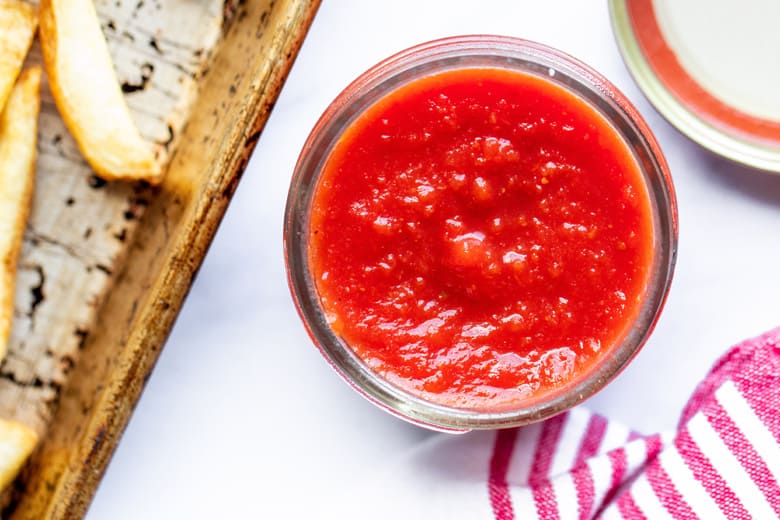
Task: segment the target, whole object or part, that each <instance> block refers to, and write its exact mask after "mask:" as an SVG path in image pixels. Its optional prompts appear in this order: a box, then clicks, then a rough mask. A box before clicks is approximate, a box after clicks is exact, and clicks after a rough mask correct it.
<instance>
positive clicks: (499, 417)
mask: <svg viewBox="0 0 780 520" xmlns="http://www.w3.org/2000/svg"><path fill="white" fill-rule="evenodd" d="M468 67H472V68H473V67H478V68H503V69H512V70H516V71H520V72H524V73H527V74H532V75H535V76H537V77H539V78H544V79H545V80H546V81H549V82H552V83H555V84H557V85H559V86H561V87H563V88H564V89H566V90H568V91H569V92H571V93H573V94H575V95H576V96H577V97H578V98H579V99H580V100H582V101H585V102H586V103H587V104H588V105H589V106H590V107H592V108H594V109H595V110H597V111H598V112H599V113H600V114H601V115H602V116H603V117H604V118H606V120H607V121H608V122H609V123H610V125H611V127H612V128H613V130H614V131H615V132H616V133H617V134H618V135H619V136H620V137H621V138H622V140H623V141H624V143H625V144H626V145H627V146H628V148H629V149H630V150H631V152H632V153H633V155H634V159H635V160H636V163H637V164H638V166H639V169H640V170H641V174H642V177H643V180H644V182H645V185H646V187H647V192H648V193H649V197H650V206H651V213H652V220H653V222H652V225H653V253H652V254H653V258H652V261H651V265H650V273H649V283H648V286H647V288H646V290H645V293H644V297H643V299H642V301H641V303H640V304H639V312H638V315H637V317H636V320H635V322H634V323H633V326H632V327H631V328H630V330H629V331H628V333H626V334H625V335H624V336H623V338H622V340H621V342H620V343H619V344H618V345H616V346H614V347H613V348H612V349H611V350H610V351H609V355H603V356H601V358H600V359H599V360H598V361H597V362H596V363H595V364H594V365H593V366H592V367H591V369H590V370H589V371H587V372H586V373H584V374H580V375H578V376H577V377H575V380H574V381H573V382H572V383H571V384H569V385H567V388H566V389H565V391H562V392H557V393H552V394H550V395H548V396H545V397H543V398H540V399H534V400H529V402H527V403H526V402H522V401H520V402H518V403H517V406H513V407H510V408H506V407H501V408H499V409H483V408H461V407H455V406H448V405H443V404H440V403H438V402H433V401H431V400H427V399H425V398H423V397H421V396H420V395H416V394H414V393H411V392H409V391H407V390H404V389H402V388H400V387H399V386H397V385H395V384H392V383H391V382H389V381H388V380H387V379H385V378H384V377H382V376H381V375H380V374H379V373H378V372H376V371H374V370H372V369H371V368H370V367H369V366H368V365H367V364H366V363H365V362H364V361H363V360H361V359H360V357H358V355H356V354H355V352H354V351H353V349H352V348H350V346H349V345H347V344H346V342H345V341H344V339H343V338H341V337H340V336H339V335H338V334H336V333H335V332H334V330H333V329H332V328H331V326H330V325H329V322H328V319H327V317H326V315H325V312H324V310H323V307H322V304H321V301H320V298H319V296H318V291H317V287H316V283H315V282H314V280H313V279H312V274H311V266H310V260H311V259H310V248H309V238H308V237H309V226H310V211H311V207H312V200H313V196H314V193H315V191H316V189H317V184H318V178H319V175H320V173H321V171H322V168H323V166H324V165H325V163H326V161H327V159H328V156H329V154H330V152H331V150H332V149H333V147H334V145H335V144H336V143H337V142H338V140H339V138H340V136H341V135H342V133H343V132H344V131H345V129H346V128H348V127H349V126H350V124H351V123H352V122H354V121H355V120H356V118H358V117H359V116H360V115H361V114H362V113H363V112H364V111H365V110H367V109H368V108H369V107H371V106H372V105H373V104H374V103H376V102H377V101H378V100H380V99H381V98H383V97H384V96H385V95H387V94H388V93H389V92H392V91H393V90H394V89H397V88H399V87H400V86H402V85H405V84H407V83H409V82H411V81H414V80H416V79H419V78H422V77H425V76H427V75H430V74H435V73H439V72H442V71H448V70H452V69H461V68H468ZM284 245H285V254H286V265H287V274H288V281H289V285H290V289H291V292H292V296H293V299H294V302H295V305H296V307H297V310H298V312H299V314H300V316H301V318H302V320H303V322H304V324H305V326H306V329H307V331H308V332H309V335H310V336H311V338H312V340H313V342H314V343H315V345H316V346H317V347H318V348H319V349H320V351H321V353H322V354H323V356H324V357H325V358H326V359H327V361H328V362H329V363H330V364H331V366H332V367H333V368H334V369H335V370H336V372H338V373H339V374H340V375H341V377H342V378H344V379H345V380H346V381H347V382H348V383H349V384H350V385H351V386H352V387H353V388H354V389H355V390H357V391H358V392H359V393H360V394H362V395H363V396H364V397H366V398H367V399H369V400H370V401H371V402H373V403H375V404H376V405H378V406H380V407H381V408H383V409H385V410H387V411H388V412H390V413H392V414H395V415H396V416H399V417H401V418H403V419H405V420H408V421H410V422H412V423H415V424H418V425H421V426H424V427H427V428H431V429H435V430H440V431H468V430H472V429H493V428H506V427H514V426H521V425H524V424H528V423H531V422H535V421H539V420H543V419H545V418H548V417H550V416H552V415H555V414H557V413H560V412H562V411H564V410H567V409H568V408H570V407H572V406H574V405H576V404H578V403H580V402H581V401H583V400H584V399H586V398H588V397H589V396H591V395H593V394H594V393H595V392H596V391H598V390H599V389H601V388H602V387H603V386H604V385H605V384H607V383H608V382H609V381H610V380H612V379H613V378H614V377H615V376H616V375H617V374H618V373H619V372H620V371H621V370H622V369H623V368H624V367H625V366H626V365H627V364H628V363H629V362H630V361H631V359H632V358H633V357H634V356H635V355H636V354H637V352H638V351H639V349H640V348H641V347H642V345H643V344H644V343H645V341H646V340H647V338H648V336H649V334H650V333H651V331H652V329H653V327H654V326H655V323H656V321H657V319H658V317H659V314H660V312H661V309H662V307H663V304H664V301H665V299H666V295H667V292H668V289H669V285H670V282H671V278H672V273H673V270H674V263H675V256H676V249H677V210H676V202H675V196H674V188H673V186H672V182H671V178H670V175H669V170H668V167H667V164H666V162H665V159H664V157H663V155H662V153H661V150H660V148H659V145H658V143H657V142H656V140H655V138H654V137H653V135H652V133H651V132H650V129H649V128H648V126H647V124H646V123H645V122H644V120H643V119H642V117H641V116H640V115H639V114H638V112H637V111H636V109H635V108H634V107H633V106H632V105H631V104H630V103H629V102H628V100H627V99H626V98H625V97H624V96H623V94H621V93H620V92H619V91H618V90H617V89H616V88H615V87H614V86H613V85H612V84H611V83H610V82H609V81H607V80H606V79H605V78H604V77H602V76H601V75H600V74H598V73H597V72H596V71H594V70H593V69H591V68H590V67H588V66H587V65H584V64H582V63H581V62H579V61H577V60H575V59H574V58H572V57H570V56H568V55H566V54H564V53H562V52H560V51H557V50H555V49H552V48H550V47H547V46H544V45H541V44H538V43H533V42H529V41H525V40H520V39H515V38H509V37H499V36H463V37H453V38H446V39H442V40H437V41H433V42H430V43H425V44H422V45H419V46H416V47H413V48H411V49H408V50H405V51H403V52H400V53H398V54H396V55H394V56H392V57H390V58H388V59H386V60H385V61H382V62H381V63H379V64H377V65H375V66H374V67H372V68H371V69H369V70H368V71H366V72H365V73H364V74H362V75H361V76H360V77H359V78H358V79H356V80H355V81H354V82H353V83H352V84H350V85H349V86H348V87H347V88H346V89H344V91H343V92H342V93H341V94H340V95H339V96H338V97H337V98H336V99H335V100H334V101H333V102H332V103H331V104H330V106H329V107H328V108H327V110H326V111H325V113H324V114H323V115H322V117H321V118H320V119H319V121H318V122H317V124H316V125H315V127H314V129H313V130H312V132H311V134H310V136H309V138H308V140H307V141H306V143H305V145H304V147H303V150H302V151H301V154H300V157H299V160H298V163H297V165H296V168H295V172H294V175H293V178H292V182H291V186H290V191H289V195H288V200H287V208H286V214H285V227H284Z"/></svg>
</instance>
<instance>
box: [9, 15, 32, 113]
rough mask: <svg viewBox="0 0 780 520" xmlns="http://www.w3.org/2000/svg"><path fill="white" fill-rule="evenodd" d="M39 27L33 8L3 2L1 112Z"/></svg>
mask: <svg viewBox="0 0 780 520" xmlns="http://www.w3.org/2000/svg"><path fill="white" fill-rule="evenodd" d="M37 25H38V16H37V15H36V14H35V8H34V7H33V6H31V5H30V4H26V3H24V2H21V1H19V0H0V112H1V111H2V110H3V107H5V103H6V101H8V96H9V95H10V94H11V89H13V88H14V83H15V82H16V78H17V76H19V71H20V70H22V63H24V57H25V56H27V51H28V50H30V44H31V43H32V41H33V36H34V35H35V28H36V27H37Z"/></svg>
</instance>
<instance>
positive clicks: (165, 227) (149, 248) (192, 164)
mask: <svg viewBox="0 0 780 520" xmlns="http://www.w3.org/2000/svg"><path fill="white" fill-rule="evenodd" d="M318 6H319V0H286V1H284V0H277V1H270V2H268V1H262V0H249V1H247V2H246V3H245V4H244V5H242V6H241V7H240V11H239V14H238V16H237V17H236V20H235V21H234V24H233V26H232V27H231V29H230V30H229V32H228V34H227V35H226V37H225V40H224V41H223V42H222V44H221V46H220V48H219V50H218V51H217V53H216V55H215V56H214V58H213V62H212V64H211V67H210V70H211V71H210V72H209V73H208V75H207V76H206V78H205V80H204V83H203V86H202V90H201V93H200V94H199V96H198V100H197V101H196V105H195V110H194V115H193V116H192V118H191V119H190V121H189V123H188V125H187V128H186V130H185V133H184V135H183V138H182V140H181V145H180V148H179V150H177V152H176V155H175V156H174V158H173V160H172V162H171V166H170V169H169V171H168V175H167V177H166V180H165V182H164V183H163V185H162V186H161V188H160V189H159V191H158V193H157V194H156V196H155V197H154V199H153V201H152V202H151V204H150V206H149V208H148V210H147V212H146V214H145V215H144V218H143V221H142V222H141V223H140V226H139V229H138V231H137V234H136V238H135V242H134V244H133V245H132V246H131V247H130V250H129V253H128V257H127V263H126V265H125V267H124V270H123V272H122V273H121V274H120V275H119V277H118V278H117V281H116V285H115V287H114V288H113V290H112V291H111V293H110V294H109V296H108V298H107V299H106V302H105V303H104V305H103V307H102V308H101V310H100V314H99V317H98V322H97V324H96V326H95V329H94V331H93V332H92V333H91V334H90V335H89V336H88V337H87V338H86V339H85V342H84V345H83V349H82V352H81V355H80V359H79V362H78V364H77V365H76V367H75V369H74V371H73V373H72V374H71V377H70V378H69V380H68V384H67V385H66V386H65V387H63V388H62V389H61V391H60V402H59V407H58V409H57V411H56V414H55V417H54V420H53V422H52V425H51V428H50V430H49V432H48V433H47V435H46V437H45V438H44V439H43V441H42V442H41V444H40V446H39V447H38V449H37V450H36V452H35V453H34V454H33V457H32V458H31V460H30V463H29V464H28V465H27V467H26V468H25V470H24V472H23V475H22V477H21V478H20V479H19V480H18V481H17V484H16V485H17V489H16V490H15V499H14V501H13V503H12V505H11V507H10V509H9V510H7V511H6V514H7V515H8V516H9V517H10V518H13V519H26V518H80V517H82V516H83V515H84V513H85V512H86V509H87V507H88V505H89V503H90V501H91V499H92V497H93V495H94V493H95V490H96V488H97V485H98V483H99V481H100V478H101V477H102V475H103V472H104V471H105V468H106V466H107V464H108V461H109V460H110V458H111V454H112V453H113V451H114V449H115V447H116V444H117V442H118V440H119V438H120V436H121V434H122V432H123V431H124V429H125V427H126V425H127V423H128V421H129V419H130V415H131V413H132V410H133V408H134V407H135V405H136V403H137V401H138V399H139V397H140V394H141V391H142V389H143V387H144V384H145V383H146V381H147V379H148V378H149V375H150V374H151V371H152V368H153V366H154V364H155V362H156V361H157V358H158V356H159V353H160V351H161V349H162V346H163V344H164V342H165V340H166V338H167V337H168V334H169V332H170V330H171V327H172V326H173V323H174V321H175V319H176V316H177V314H178V312H179V309H180V308H181V305H182V303H183V300H184V298H185V296H186V295H187V292H188V290H189V288H190V285H191V283H192V280H193V278H194V276H195V273H196V271H197V269H198V268H199V267H200V264H201V262H202V260H203V257H204V256H205V254H206V250H207V249H208V247H209V244H210V243H211V240H212V238H213V237H214V233H215V232H216V229H217V226H218V225H219V222H220V220H221V219H222V216H223V215H224V213H225V210H226V208H227V205H228V203H229V201H230V199H231V197H232V195H233V192H234V191H235V189H236V187H237V185H238V182H239V180H240V178H241V174H242V173H243V171H244V168H245V167H246V164H247V161H248V160H249V156H250V155H251V153H252V150H253V149H254V147H255V144H256V143H257V140H258V138H259V136H260V132H261V130H262V128H263V126H264V125H265V122H266V120H267V119H268V115H269V113H270V111H271V109H272V107H273V104H274V102H275V100H276V98H277V96H278V94H279V91H280V89H281V87H282V84H283V83H284V80H285V79H286V77H287V74H288V72H289V70H290V67H291V66H292V63H293V61H294V59H295V57H296V55H297V53H298V50H299V49H300V46H301V43H302V41H303V38H304V36H305V34H306V32H307V31H308V28H309V26H310V24H311V22H312V19H313V17H314V14H315V12H316V10H317V7H318Z"/></svg>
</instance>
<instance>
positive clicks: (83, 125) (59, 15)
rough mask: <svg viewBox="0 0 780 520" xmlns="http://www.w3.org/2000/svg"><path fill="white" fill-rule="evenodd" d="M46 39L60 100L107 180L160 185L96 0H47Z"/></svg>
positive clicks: (55, 91) (43, 3)
mask: <svg viewBox="0 0 780 520" xmlns="http://www.w3.org/2000/svg"><path fill="white" fill-rule="evenodd" d="M39 16H40V39H41V48H42V49H43V59H44V66H45V67H46V75H47V76H48V79H49V84H50V85H51V92H52V95H53V96H54V101H55V102H56V103H57V108H59V111H60V114H61V115H62V118H63V119H64V120H65V124H66V125H67V126H68V129H69V130H70V132H71V134H73V137H74V138H75V139H76V142H77V143H78V146H79V149H80V150H81V153H82V154H83V155H84V157H85V158H86V160H87V162H88V163H89V164H90V166H92V168H93V169H94V170H95V173H97V174H98V175H99V176H100V177H103V178H104V179H106V180H145V181H147V182H149V183H152V184H156V183H159V182H160V181H161V180H162V169H161V168H160V165H159V164H158V163H157V161H156V160H155V157H154V154H153V153H152V150H151V149H150V147H149V146H148V144H147V143H146V142H145V141H144V140H143V139H142V137H141V134H140V133H139V132H138V129H137V128H136V126H135V123H134V122H133V119H132V117H131V116H130V111H129V110H128V108H127V104H126V103H125V99H124V97H123V95H122V91H121V89H120V87H119V82H118V81H117V78H116V73H115V72H114V67H113V64H112V62H111V55H110V54H109V52H108V46H107V45H106V40H105V38H104V36H103V32H102V31H101V29H100V23H99V21H98V18H97V13H96V12H95V6H94V5H93V4H92V0H41V3H40V13H39Z"/></svg>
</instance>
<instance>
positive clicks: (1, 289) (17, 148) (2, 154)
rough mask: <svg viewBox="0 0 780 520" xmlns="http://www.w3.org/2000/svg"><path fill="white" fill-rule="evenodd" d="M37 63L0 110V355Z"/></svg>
mask: <svg viewBox="0 0 780 520" xmlns="http://www.w3.org/2000/svg"><path fill="white" fill-rule="evenodd" d="M40 85H41V69H40V67H32V68H30V69H27V70H25V71H24V72H22V73H21V75H20V76H19V79H18V81H17V82H16V85H15V86H14V88H13V90H12V91H11V95H10V96H9V98H8V102H7V103H6V106H5V110H4V111H3V112H2V114H0V359H2V358H4V357H5V354H6V351H7V350H8V336H9V334H10V332H11V321H12V319H13V314H14V282H15V278H16V263H17V260H18V257H19V250H20V249H21V246H22V237H23V235H24V228H25V225H26V223H27V216H28V214H29V212H30V203H31V201H32V191H33V183H34V178H35V154H36V139H37V132H38V111H39V110H40V105H41V97H40Z"/></svg>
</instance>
